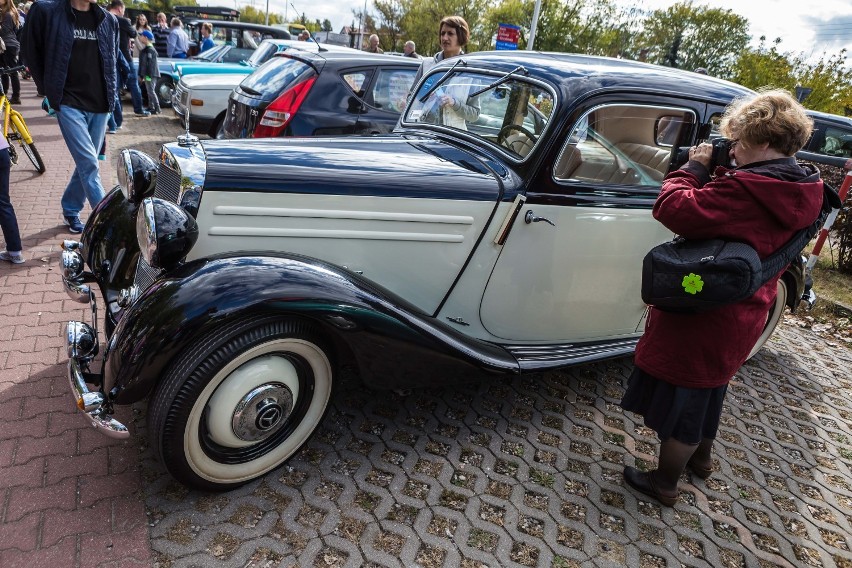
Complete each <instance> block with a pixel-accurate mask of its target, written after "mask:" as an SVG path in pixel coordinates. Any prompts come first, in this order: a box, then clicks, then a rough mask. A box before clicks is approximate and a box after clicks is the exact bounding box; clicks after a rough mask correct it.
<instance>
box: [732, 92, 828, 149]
mask: <svg viewBox="0 0 852 568" xmlns="http://www.w3.org/2000/svg"><path fill="white" fill-rule="evenodd" d="M813 129H814V121H813V120H812V119H811V118H810V117H809V116H808V115H807V114H806V113H805V107H803V106H802V105H801V104H800V103H799V102H798V101H797V100H796V99H794V98H793V96H792V95H790V93H788V92H787V91H785V90H783V89H770V90H766V91H763V92H760V93H758V94H757V95H754V96H751V97H742V98H739V99H736V100H735V101H734V102H732V103H731V104H730V105H728V108H726V109H725V113H724V114H723V115H722V121H721V123H720V125H719V131H720V132H721V133H722V135H723V136H725V137H727V138H736V139H738V140H739V141H740V144H743V145H745V146H750V145H754V144H763V143H768V144H769V147H770V148H773V149H775V150H777V151H779V152H781V153H782V154H784V155H785V156H792V155H793V154H795V153H796V152H798V151H799V150H801V149H802V148H803V147H804V145H805V144H807V142H808V138H810V136H811V133H812V132H813Z"/></svg>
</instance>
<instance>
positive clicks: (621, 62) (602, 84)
mask: <svg viewBox="0 0 852 568" xmlns="http://www.w3.org/2000/svg"><path fill="white" fill-rule="evenodd" d="M385 57H393V56H385ZM462 58H463V59H464V60H465V61H466V63H467V66H468V67H469V68H482V69H488V70H491V71H497V72H501V71H502V72H504V73H508V72H510V71H512V70H513V69H515V68H517V67H518V66H523V67H524V68H525V69H526V70H527V71H528V72H529V73H530V74H531V75H534V76H536V77H541V78H545V79H547V80H549V81H552V82H553V83H556V84H560V85H563V87H564V88H565V89H566V90H567V91H568V93H569V95H570V94H573V95H579V94H582V93H581V92H579V91H578V89H582V91H583V92H587V93H590V92H593V91H596V90H599V89H605V88H607V89H622V88H623V89H630V90H633V91H636V90H647V91H648V92H655V93H663V94H671V95H675V96H686V97H689V98H695V99H701V100H718V101H720V102H723V103H727V102H729V101H730V100H731V99H733V98H736V97H739V96H743V95H749V94H753V93H754V91H752V90H750V89H747V88H746V87H743V86H742V85H738V84H736V83H731V82H730V81H725V80H723V79H717V78H715V77H709V76H707V75H701V74H699V73H693V72H691V71H684V70H682V69H675V68H672V67H663V66H661V65H652V64H649V63H642V62H639V61H632V60H628V59H614V58H610V57H597V56H592V55H578V54H571V53H552V52H541V51H511V52H510V51H481V52H479V51H478V52H474V53H469V54H466V55H464V56H462ZM394 59H399V58H396V57H394ZM454 62H455V58H454V59H449V60H447V61H443V62H441V63H439V64H438V65H437V66H436V67H435V68H433V69H439V68H449V67H450V66H451V65H453V64H454ZM578 78H580V79H583V80H582V81H577V79H578Z"/></svg>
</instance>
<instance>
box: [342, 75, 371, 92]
mask: <svg viewBox="0 0 852 568" xmlns="http://www.w3.org/2000/svg"><path fill="white" fill-rule="evenodd" d="M340 78H341V79H343V81H344V82H345V83H346V84H347V85H348V86H349V88H350V89H351V90H352V92H353V93H354V94H355V95H357V96H358V97H361V98H363V97H364V87H365V86H366V84H367V80H368V79H369V78H370V74H369V73H367V71H363V70H362V71H344V72H343V73H341V74H340Z"/></svg>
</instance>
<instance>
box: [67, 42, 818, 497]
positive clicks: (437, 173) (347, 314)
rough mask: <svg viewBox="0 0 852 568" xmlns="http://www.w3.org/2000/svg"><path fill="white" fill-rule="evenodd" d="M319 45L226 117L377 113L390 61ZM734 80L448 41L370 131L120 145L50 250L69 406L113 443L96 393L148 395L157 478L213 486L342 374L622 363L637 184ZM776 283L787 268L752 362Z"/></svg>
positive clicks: (652, 228)
mask: <svg viewBox="0 0 852 568" xmlns="http://www.w3.org/2000/svg"><path fill="white" fill-rule="evenodd" d="M326 56H327V59H326V58H325V57H323V58H322V61H320V60H319V59H317V60H314V59H310V58H308V57H304V58H303V57H302V56H301V55H300V57H292V58H283V59H279V60H277V61H275V62H274V63H275V64H274V65H271V64H269V63H268V65H270V68H269V69H270V70H271V71H272V70H274V71H275V72H276V73H274V74H270V76H269V79H273V78H274V80H275V81H277V82H278V83H279V84H280V85H282V86H284V85H289V90H285V94H286V96H287V98H286V100H284V101H282V103H281V106H278V107H276V108H277V109H279V110H276V111H275V112H276V113H278V114H270V113H269V107H266V108H265V110H264V111H263V112H261V111H257V114H258V117H257V120H256V121H255V122H256V124H255V123H251V124H252V126H246V127H245V128H246V129H247V130H252V129H255V128H258V127H261V126H262V127H263V128H267V129H269V130H268V132H270V133H275V132H273V131H274V129H276V128H277V129H278V132H291V133H295V132H301V131H304V132H306V133H310V134H317V132H316V129H314V128H307V127H304V126H301V125H302V124H303V123H306V124H307V123H310V120H311V115H310V114H308V113H306V112H304V110H305V109H304V108H302V109H301V110H298V112H296V109H297V107H298V103H299V102H304V104H307V101H308V100H307V99H305V101H302V100H301V99H302V97H303V96H305V94H307V93H313V92H314V91H318V94H323V93H322V92H319V89H320V88H321V87H322V86H323V84H326V85H329V83H330V85H329V86H328V87H327V88H329V89H332V90H336V91H341V90H342V91H343V92H346V89H348V91H349V92H348V95H346V96H342V95H335V96H337V97H340V98H338V99H335V100H336V101H337V105H332V109H330V110H328V111H327V112H329V113H330V112H331V110H334V108H336V109H337V112H341V113H347V112H349V108H348V103H347V99H349V100H352V101H354V103H355V105H356V107H358V105H360V104H361V102H362V101H363V104H364V105H367V104H368V102H369V103H371V104H373V105H374V106H375V107H376V108H379V107H378V104H379V103H381V104H382V105H384V104H391V102H393V104H397V103H398V101H396V100H392V101H391V100H388V99H382V100H378V99H377V98H376V95H375V92H376V90H375V89H376V88H375V87H374V85H379V84H382V80H383V77H384V71H385V68H384V67H383V65H384V62H385V61H386V60H391V61H392V62H393V64H394V65H402V67H391V68H390V69H394V70H392V71H390V73H406V74H407V73H409V72H410V71H411V70H412V69H413V67H408V66H405V65H406V62H405V61H404V59H403V58H399V57H393V56H388V57H377V58H376V59H375V63H374V64H372V65H371V64H370V63H369V60H364V59H362V57H363V56H361V57H359V58H353V57H343V56H341V57H339V58H338V57H336V56H331V55H330V54H326ZM370 57H376V56H372V55H371V56H370ZM309 61H310V63H308V62H309ZM354 62H357V65H354V66H352V67H350V66H349V65H348V63H354ZM359 69H360V70H361V71H358V70H359ZM349 73H362V77H363V80H362V81H361V83H360V89H359V85H357V84H356V85H352V86H350V85H351V84H346V76H347V74H349ZM325 75H328V80H329V83H319V81H324V80H326V78H325ZM401 82H402V81H401ZM340 83H344V84H345V85H346V89H343V88H342V87H341V86H340ZM262 84H265V83H264V82H263V81H259V82H258V83H252V85H256V86H257V87H258V89H260V88H261V85H262ZM246 87H247V85H245V84H244V85H243V87H242V88H241V89H242V93H241V94H240V95H239V97H240V98H241V99H242V98H243V97H245V98H246V99H248V98H249V94H250V93H248V92H247V91H246ZM361 89H363V90H364V93H362V95H361V96H360V97H359V96H357V95H356V91H358V90H361ZM253 90H254V92H256V93H257V94H256V95H254V96H256V97H258V98H260V96H261V95H260V93H258V92H257V89H253ZM399 90H400V93H399V95H400V96H402V94H403V93H402V91H405V89H403V88H401V87H400V89H399ZM749 92H750V91H748V90H747V89H745V88H743V87H740V86H738V85H734V84H732V83H728V82H725V81H721V80H718V79H714V78H711V77H707V76H705V75H699V74H696V73H690V72H683V71H679V70H677V69H672V68H667V67H657V66H652V65H647V64H643V63H638V62H633V61H623V60H617V59H605V58H596V57H585V56H578V55H566V54H551V53H536V52H529V51H524V52H517V53H509V52H485V53H474V54H471V55H465V56H463V57H461V58H456V59H453V60H449V61H446V62H443V63H441V64H439V65H437V66H436V67H435V68H434V69H432V70H431V71H430V72H429V74H428V75H427V76H426V77H424V78H423V80H422V81H421V82H420V83H419V84H418V85H417V86H416V91H415V93H414V95H413V96H412V98H411V100H410V101H409V103H408V106H407V107H406V109H405V111H404V113H403V115H402V117H401V120H400V123H399V127H398V128H397V129H395V131H394V132H393V133H392V134H389V135H382V136H336V137H314V138H275V139H264V140H205V141H204V142H198V140H197V139H196V140H193V139H191V138H190V137H182V138H181V139H180V140H179V141H178V142H177V143H173V144H167V145H165V146H163V148H162V149H161V151H160V152H159V153H158V155H157V158H156V159H155V158H152V157H148V156H147V155H145V154H143V153H141V152H139V151H136V150H123V151H122V154H121V158H120V161H119V180H120V185H119V187H116V188H115V189H113V191H112V192H110V193H109V194H108V195H107V196H106V197H105V198H104V199H103V200H102V201H101V203H100V204H99V205H98V206H97V207H96V208H95V210H94V211H93V212H92V214H91V216H90V217H89V219H88V222H87V223H86V228H85V230H84V231H83V234H82V236H81V240H80V242H76V241H66V243H65V244H64V249H65V250H64V251H63V253H62V272H63V282H64V286H65V288H66V291H67V292H68V294H69V295H70V296H71V297H72V298H73V299H75V300H78V301H80V302H83V303H87V304H89V305H90V306H91V313H92V316H91V322H90V323H84V322H81V321H72V322H69V323H68V326H67V342H68V354H69V364H68V372H69V379H70V384H71V385H72V389H73V393H74V396H75V400H76V403H77V405H78V407H79V408H80V409H81V410H83V412H84V416H85V417H86V418H87V420H89V421H90V422H91V424H92V425H93V426H95V427H96V428H99V429H101V430H103V431H104V432H105V433H107V434H108V435H112V436H115V437H125V436H128V435H129V433H128V430H127V428H126V427H125V426H124V425H123V424H121V423H120V422H119V421H117V420H116V419H115V418H114V417H113V412H114V410H113V409H114V407H115V405H126V404H132V403H134V402H137V401H139V400H142V399H144V398H146V397H150V402H149V410H148V414H147V420H148V427H147V430H148V432H149V433H150V439H151V443H152V446H153V447H154V448H155V451H156V452H157V453H158V455H159V456H160V457H161V459H162V461H163V463H164V464H165V467H166V468H168V470H169V471H170V472H171V473H172V475H174V476H175V477H176V478H177V479H179V480H180V481H182V482H184V483H186V484H190V485H194V486H198V487H204V488H208V489H227V488H230V487H234V486H237V485H240V484H242V483H245V482H247V481H249V480H251V479H254V478H256V477H258V476H260V475H263V474H264V473H266V472H268V471H270V470H272V469H274V468H276V467H278V466H279V465H281V464H282V463H284V462H286V461H287V460H288V459H289V458H290V457H292V456H293V455H294V454H295V453H296V452H297V451H298V449H299V448H300V447H301V446H302V444H303V443H304V442H305V441H306V440H308V438H309V437H310V436H311V435H312V433H313V432H314V431H315V430H316V428H317V427H318V425H319V424H320V423H321V422H322V419H323V415H324V413H325V411H326V409H327V407H328V405H329V400H330V397H331V395H332V388H333V387H334V385H335V383H336V381H337V379H338V377H339V374H338V371H339V369H341V368H342V367H346V368H350V369H354V370H356V371H357V372H358V373H359V374H360V377H361V379H362V380H363V381H364V382H365V383H366V384H367V385H368V386H371V387H382V388H407V387H411V386H416V385H436V384H439V383H447V382H450V383H452V382H455V381H458V380H460V379H461V378H465V377H483V376H490V377H506V376H518V375H526V374H532V375H534V374H535V373H538V372H541V371H545V370H550V369H557V368H561V367H565V366H568V365H576V364H579V363H584V362H588V361H594V360H599V359H605V358H610V357H618V356H624V355H628V354H630V353H632V352H633V350H634V348H635V345H636V342H637V340H638V339H639V337H640V335H641V333H642V331H643V329H644V321H645V317H646V314H647V310H646V306H645V305H644V304H643V302H642V299H641V295H640V281H641V267H642V258H643V256H644V255H645V253H646V252H647V251H648V250H649V249H650V248H651V247H652V246H654V245H657V244H659V243H661V242H664V241H666V240H668V239H671V238H672V234H671V233H670V232H669V231H667V230H666V229H665V228H664V227H663V226H662V225H660V223H658V222H656V221H655V220H654V219H653V217H652V215H651V209H652V207H653V204H654V201H655V199H656V197H657V195H658V194H659V191H660V187H661V185H662V180H663V176H664V175H665V174H666V173H667V172H668V171H669V170H670V169H671V168H672V167H673V166H672V162H673V157H674V156H676V155H677V151H678V149H679V146H689V145H692V144H694V143H695V142H696V141H697V140H698V139H699V138H706V137H707V136H708V133H709V132H710V131H711V128H712V124H714V123H715V122H716V121H717V119H718V118H719V116H720V115H721V113H722V112H723V110H724V108H725V106H726V105H727V104H728V103H729V102H730V101H731V100H732V99H733V98H734V97H737V96H740V95H744V94H747V93H749ZM444 96H449V97H452V98H453V99H454V100H455V101H456V102H457V103H458V105H457V106H458V110H456V105H453V107H447V106H444V107H441V106H439V105H438V104H437V103H438V102H439V101H444V102H445V103H446V102H449V101H448V99H445V98H443V97H444ZM270 97H271V96H270ZM279 98H280V93H279V94H277V95H275V98H271V100H276V101H277V100H279ZM340 104H343V107H342V108H341V107H340V106H339V105H340ZM462 105H464V108H462ZM312 108H315V107H312ZM382 108H386V107H384V106H382ZM355 110H360V109H359V108H356V109H355ZM288 113H295V118H294V117H293V115H292V114H288ZM235 114H236V112H235ZM302 114H306V116H305V117H304V118H300V117H299V115H302ZM356 114H358V115H359V116H360V114H361V113H360V112H358V113H356ZM350 122H351V119H350ZM296 125H299V126H298V128H297V126H296ZM300 129H302V130H300ZM342 130H344V129H343V128H342V127H339V126H338V127H334V128H333V129H332V131H333V132H334V133H335V134H337V133H340V132H341V131H342ZM675 142H677V144H675ZM802 287H803V272H802V263H801V262H797V263H794V266H792V267H791V268H790V269H789V270H788V271H787V273H785V275H784V277H783V279H782V280H781V281H780V282H779V284H778V292H779V294H778V300H777V302H776V306H775V309H774V310H773V312H772V314H771V315H770V317H769V319H768V321H767V323H766V326H765V331H764V334H763V336H762V337H761V339H760V340H759V342H758V344H757V345H755V347H754V350H755V351H756V350H757V349H759V348H760V347H761V346H762V345H763V343H764V342H765V341H766V340H767V338H768V337H769V334H771V333H772V331H773V330H774V328H775V325H776V324H777V322H778V319H779V318H780V317H781V312H782V310H783V309H784V307H785V305H789V306H790V307H791V308H795V307H796V306H797V305H798V303H799V299H800V297H801V290H802ZM98 307H100V309H97V308H98ZM99 314H103V319H102V320H100V319H98V317H97V316H98V315H99ZM101 344H102V345H103V346H104V348H103V355H102V356H101V355H99V353H100V352H99V346H100V345H101Z"/></svg>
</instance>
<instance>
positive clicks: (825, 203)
mask: <svg viewBox="0 0 852 568" xmlns="http://www.w3.org/2000/svg"><path fill="white" fill-rule="evenodd" d="M841 205H842V203H841V201H840V197H839V196H838V195H837V192H836V191H835V190H834V188H833V187H831V186H830V185H828V184H827V183H825V182H823V192H822V209H820V212H819V215H817V218H816V219H815V220H814V222H813V223H811V224H810V225H808V226H807V227H805V228H804V229H802V230H800V231H799V232H797V233H796V234H795V235H793V236H792V238H791V239H790V240H789V241H787V243H786V244H785V245H784V246H783V247H781V248H780V249H778V250H777V251H775V252H774V253H772V254H771V255H769V256H767V257H766V258H765V259H763V260H762V261H761V265H762V267H763V269H762V271H761V277H760V278H761V286H762V285H763V284H766V283H767V282H769V280H771V279H772V277H773V276H775V275H776V274H778V273H779V272H781V270H782V269H783V268H785V267H786V266H787V265H788V264H790V263H791V262H792V261H793V259H794V258H796V256H797V255H798V254H799V253H801V252H802V249H803V248H805V245H806V244H808V242H809V241H810V240H811V239H812V238H814V235H816V234H817V233H818V232H819V230H820V228H822V226H823V224H824V223H825V220H826V218H827V217H828V214H829V213H831V210H832V209H833V208H834V209H837V208H839V207H840V206H841Z"/></svg>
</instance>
